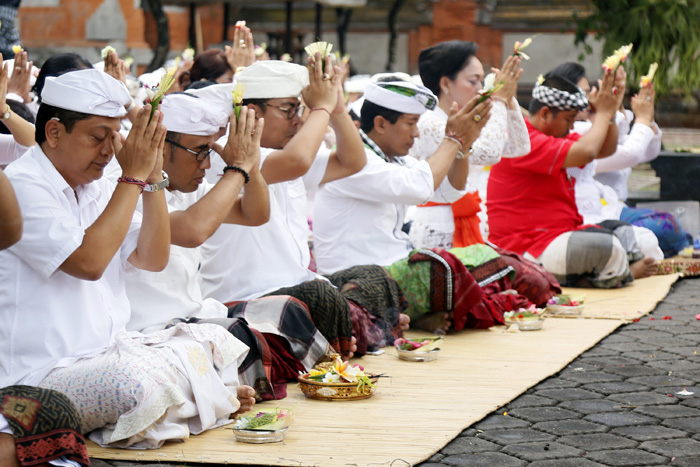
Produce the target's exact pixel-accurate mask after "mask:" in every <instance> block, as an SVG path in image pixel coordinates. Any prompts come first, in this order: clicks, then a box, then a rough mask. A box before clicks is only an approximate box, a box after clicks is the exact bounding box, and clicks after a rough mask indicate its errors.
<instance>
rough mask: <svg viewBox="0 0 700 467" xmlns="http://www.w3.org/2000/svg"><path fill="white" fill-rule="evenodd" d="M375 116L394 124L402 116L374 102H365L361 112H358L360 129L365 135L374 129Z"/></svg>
mask: <svg viewBox="0 0 700 467" xmlns="http://www.w3.org/2000/svg"><path fill="white" fill-rule="evenodd" d="M377 115H380V116H382V117H384V118H385V119H387V120H388V121H389V123H391V124H394V123H396V121H397V120H398V119H399V117H400V116H401V115H402V112H397V111H395V110H390V109H387V108H386V107H382V106H381V105H377V104H375V103H374V102H370V101H368V100H365V102H364V104H362V110H361V111H360V129H361V130H362V131H364V132H365V133H369V132H370V131H372V130H373V129H374V117H376V116H377Z"/></svg>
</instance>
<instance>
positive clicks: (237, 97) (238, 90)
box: [233, 83, 245, 120]
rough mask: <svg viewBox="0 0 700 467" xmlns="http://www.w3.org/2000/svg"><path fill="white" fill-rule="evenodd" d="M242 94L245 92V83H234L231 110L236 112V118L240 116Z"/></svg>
mask: <svg viewBox="0 0 700 467" xmlns="http://www.w3.org/2000/svg"><path fill="white" fill-rule="evenodd" d="M243 94H245V84H241V83H236V85H235V86H234V87H233V112H234V113H235V114H236V120H238V119H239V118H240V117H241V107H242V105H243Z"/></svg>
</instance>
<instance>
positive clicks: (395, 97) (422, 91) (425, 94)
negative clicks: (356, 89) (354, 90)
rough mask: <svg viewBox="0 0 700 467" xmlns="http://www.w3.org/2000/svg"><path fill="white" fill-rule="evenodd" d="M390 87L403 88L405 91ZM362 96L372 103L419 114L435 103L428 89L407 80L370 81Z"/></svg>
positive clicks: (433, 95)
mask: <svg viewBox="0 0 700 467" xmlns="http://www.w3.org/2000/svg"><path fill="white" fill-rule="evenodd" d="M391 88H404V90H405V93H404V92H397V91H395V90H391ZM406 94H409V95H406ZM364 98H365V100H366V101H369V102H372V103H373V104H377V105H379V106H381V107H384V108H386V109H389V110H394V111H396V112H401V113H404V114H418V115H420V114H422V113H424V112H425V111H426V110H432V109H434V108H435V106H436V105H437V97H435V94H433V93H432V92H431V91H430V89H428V88H426V87H425V86H420V85H418V84H413V83H409V82H407V81H389V82H381V83H371V84H369V85H368V86H367V88H366V89H365V94H364Z"/></svg>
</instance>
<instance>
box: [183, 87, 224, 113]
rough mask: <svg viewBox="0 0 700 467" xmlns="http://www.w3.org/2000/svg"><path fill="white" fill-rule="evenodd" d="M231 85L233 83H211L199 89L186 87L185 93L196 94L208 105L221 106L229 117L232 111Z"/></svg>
mask: <svg viewBox="0 0 700 467" xmlns="http://www.w3.org/2000/svg"><path fill="white" fill-rule="evenodd" d="M233 86H234V84H233V83H221V84H212V85H210V86H205V87H203V88H199V89H188V90H187V91H185V93H187V94H192V95H193V96H197V97H199V98H200V99H202V100H204V101H205V102H207V103H208V104H210V105H216V106H218V107H221V108H222V109H223V110H224V111H225V112H226V115H228V116H229V117H230V116H231V112H233Z"/></svg>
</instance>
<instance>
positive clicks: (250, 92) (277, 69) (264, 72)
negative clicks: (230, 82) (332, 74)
mask: <svg viewBox="0 0 700 467" xmlns="http://www.w3.org/2000/svg"><path fill="white" fill-rule="evenodd" d="M236 82H238V83H241V84H242V85H244V86H245V92H244V93H243V98H244V99H276V98H281V97H297V96H298V95H299V94H300V93H301V90H302V89H304V88H305V87H306V86H308V85H309V72H308V70H307V69H306V67H303V66H301V65H297V64H296V63H287V62H283V61H280V60H263V61H259V62H255V63H253V64H252V65H250V66H249V67H246V68H245V69H243V71H241V72H240V73H238V75H236Z"/></svg>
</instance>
